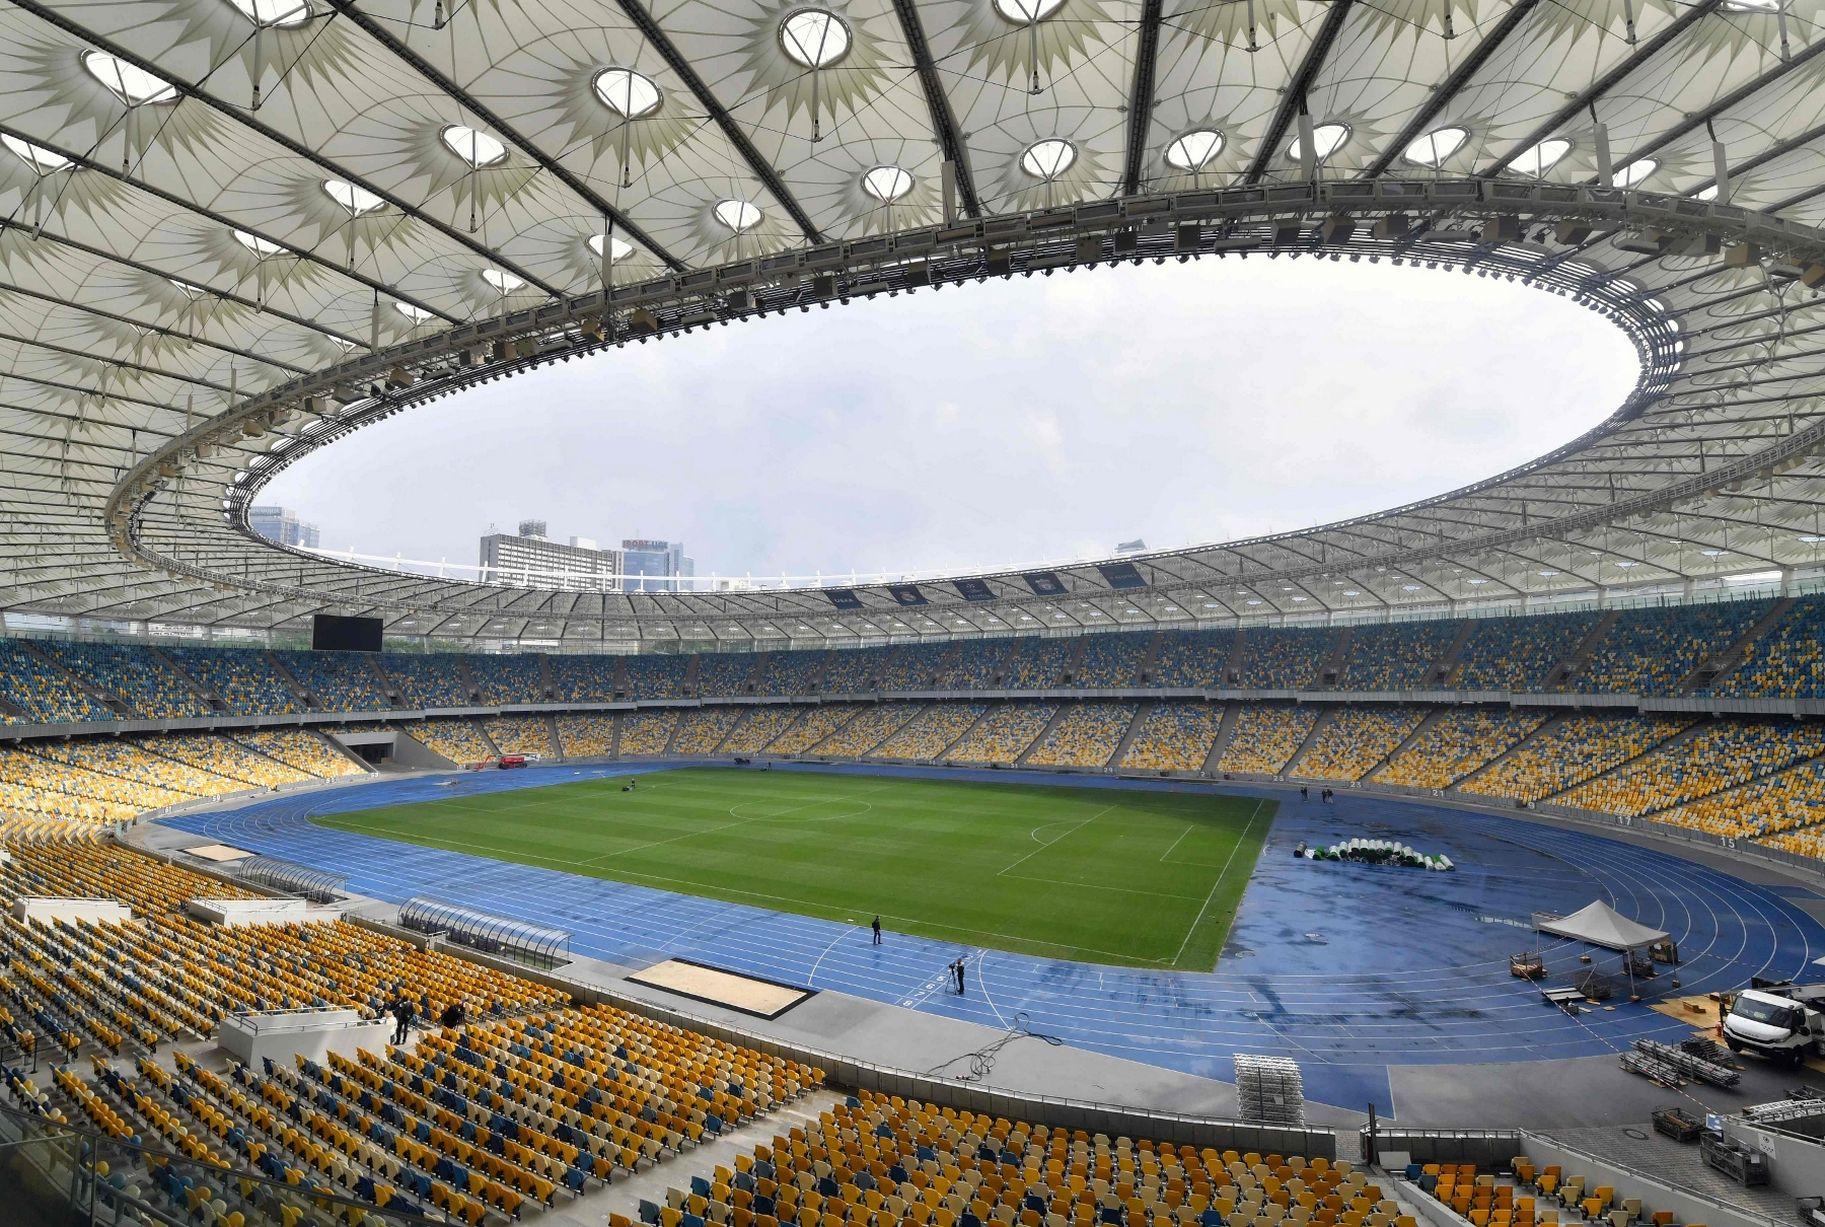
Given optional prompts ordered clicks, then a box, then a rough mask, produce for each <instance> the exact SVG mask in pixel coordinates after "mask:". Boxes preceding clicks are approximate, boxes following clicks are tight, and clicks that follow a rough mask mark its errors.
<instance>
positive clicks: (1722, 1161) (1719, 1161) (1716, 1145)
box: [1698, 1133, 1768, 1188]
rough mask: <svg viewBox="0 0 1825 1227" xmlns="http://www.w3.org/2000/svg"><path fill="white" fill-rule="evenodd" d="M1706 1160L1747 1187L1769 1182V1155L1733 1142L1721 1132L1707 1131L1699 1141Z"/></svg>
mask: <svg viewBox="0 0 1825 1227" xmlns="http://www.w3.org/2000/svg"><path fill="white" fill-rule="evenodd" d="M1698 1149H1699V1153H1700V1154H1702V1155H1703V1156H1704V1158H1705V1162H1706V1163H1708V1164H1710V1165H1711V1166H1712V1167H1714V1168H1716V1169H1717V1170H1718V1171H1720V1172H1722V1173H1723V1174H1724V1175H1726V1176H1728V1177H1730V1179H1732V1180H1734V1181H1736V1183H1738V1184H1740V1185H1742V1186H1744V1187H1745V1188H1747V1187H1749V1186H1750V1185H1757V1184H1767V1183H1768V1157H1767V1156H1766V1155H1764V1154H1762V1152H1761V1151H1759V1150H1751V1149H1750V1148H1749V1147H1747V1146H1744V1145H1742V1144H1741V1143H1739V1142H1733V1141H1731V1140H1730V1139H1729V1138H1727V1137H1725V1136H1724V1135H1723V1134H1721V1133H1707V1134H1705V1136H1704V1137H1702V1138H1700V1139H1699V1142H1698Z"/></svg>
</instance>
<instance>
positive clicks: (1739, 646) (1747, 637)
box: [1675, 596, 1794, 694]
mask: <svg viewBox="0 0 1825 1227" xmlns="http://www.w3.org/2000/svg"><path fill="white" fill-rule="evenodd" d="M1793 606H1794V598H1793V597H1790V596H1784V597H1781V598H1780V599H1779V600H1777V601H1775V602H1774V604H1773V605H1772V606H1770V607H1769V610H1768V612H1767V613H1765V614H1763V615H1762V616H1761V617H1760V618H1758V619H1756V620H1755V622H1754V623H1753V624H1751V625H1750V627H1749V628H1748V629H1747V630H1745V631H1744V632H1743V633H1742V636H1741V637H1740V638H1739V639H1737V641H1736V642H1735V643H1733V644H1731V645H1730V646H1729V647H1727V648H1725V649H1724V650H1723V651H1722V652H1719V653H1718V654H1717V656H1715V657H1714V658H1712V659H1710V660H1704V661H1700V662H1699V664H1698V667H1697V668H1695V669H1693V670H1692V672H1691V673H1689V674H1687V675H1686V677H1685V679H1684V680H1683V681H1681V682H1680V684H1679V686H1678V688H1677V690H1676V691H1675V693H1677V694H1697V693H1698V692H1699V691H1701V690H1703V689H1704V688H1705V687H1707V686H1714V685H1716V684H1717V683H1718V682H1719V681H1721V680H1722V679H1724V678H1726V677H1728V676H1729V675H1730V674H1732V673H1734V672H1735V671H1736V670H1737V669H1738V668H1740V667H1741V666H1742V664H1743V662H1744V661H1746V660H1748V659H1749V649H1750V648H1752V647H1754V646H1755V645H1756V644H1757V643H1760V642H1761V641H1762V639H1763V637H1765V636H1766V635H1767V634H1768V632H1769V631H1771V630H1773V629H1774V628H1775V627H1776V626H1778V625H1780V623H1781V620H1782V619H1783V618H1785V617H1786V616H1787V611H1788V610H1790V609H1792V608H1793Z"/></svg>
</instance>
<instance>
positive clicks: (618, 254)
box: [589, 234, 634, 260]
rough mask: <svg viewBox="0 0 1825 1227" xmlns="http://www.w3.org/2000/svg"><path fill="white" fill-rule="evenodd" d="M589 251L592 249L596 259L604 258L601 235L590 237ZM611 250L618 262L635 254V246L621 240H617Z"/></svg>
mask: <svg viewBox="0 0 1825 1227" xmlns="http://www.w3.org/2000/svg"><path fill="white" fill-rule="evenodd" d="M589 249H590V251H592V252H594V253H595V255H596V258H597V259H598V260H600V259H601V258H602V236H601V235H599V234H592V235H590V236H589ZM611 250H612V251H613V253H614V258H615V259H617V260H625V259H627V258H628V257H629V256H631V255H633V254H634V246H633V244H632V243H627V242H624V241H622V240H621V239H616V240H615V242H614V247H613V248H611Z"/></svg>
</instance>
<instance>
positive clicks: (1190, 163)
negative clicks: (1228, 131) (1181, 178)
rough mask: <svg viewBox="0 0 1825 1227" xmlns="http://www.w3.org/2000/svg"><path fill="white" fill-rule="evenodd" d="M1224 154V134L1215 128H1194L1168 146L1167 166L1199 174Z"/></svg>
mask: <svg viewBox="0 0 1825 1227" xmlns="http://www.w3.org/2000/svg"><path fill="white" fill-rule="evenodd" d="M1222 152H1223V134H1222V133H1221V132H1218V131H1217V130H1216V129H1215V128H1194V129H1192V130H1191V131H1190V132H1187V133H1185V134H1184V135H1183V136H1181V137H1179V138H1178V139H1177V140H1175V141H1173V142H1172V144H1170V145H1168V146H1166V164H1167V165H1168V166H1176V167H1178V168H1179V169H1180V170H1183V171H1189V172H1191V173H1192V174H1194V175H1195V174H1197V173H1198V172H1199V171H1201V170H1203V169H1204V168H1205V167H1206V166H1209V165H1210V161H1211V159H1212V158H1214V157H1216V156H1217V155H1218V154H1219V153H1222Z"/></svg>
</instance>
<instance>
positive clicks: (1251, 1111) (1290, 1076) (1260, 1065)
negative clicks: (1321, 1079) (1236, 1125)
mask: <svg viewBox="0 0 1825 1227" xmlns="http://www.w3.org/2000/svg"><path fill="white" fill-rule="evenodd" d="M1236 1115H1237V1116H1238V1117H1239V1118H1241V1119H1242V1120H1245V1121H1248V1122H1250V1123H1251V1124H1256V1125H1288V1126H1294V1127H1297V1126H1302V1125H1304V1124H1305V1080H1304V1079H1303V1078H1301V1077H1300V1075H1299V1063H1298V1062H1296V1061H1292V1060H1288V1059H1287V1058H1286V1057H1258V1056H1251V1055H1250V1054H1248V1053H1242V1052H1238V1053H1237V1054H1236Z"/></svg>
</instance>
